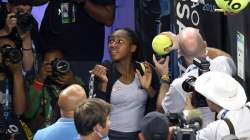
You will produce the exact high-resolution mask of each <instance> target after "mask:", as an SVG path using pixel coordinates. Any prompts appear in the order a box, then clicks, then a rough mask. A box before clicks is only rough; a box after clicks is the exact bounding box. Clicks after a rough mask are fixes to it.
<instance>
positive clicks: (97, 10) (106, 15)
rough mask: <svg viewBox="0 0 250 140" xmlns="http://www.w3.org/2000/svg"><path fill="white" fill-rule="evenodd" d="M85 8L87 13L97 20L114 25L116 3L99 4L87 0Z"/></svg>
mask: <svg viewBox="0 0 250 140" xmlns="http://www.w3.org/2000/svg"><path fill="white" fill-rule="evenodd" d="M84 8H85V10H86V11H87V13H88V14H89V15H90V16H91V17H92V18H94V19H95V20H96V21H99V22H101V23H103V24H105V25H107V26H110V25H112V23H113V21H114V14H115V5H114V4H110V5H97V4H95V3H93V2H91V1H90V0H86V2H85V4H84Z"/></svg>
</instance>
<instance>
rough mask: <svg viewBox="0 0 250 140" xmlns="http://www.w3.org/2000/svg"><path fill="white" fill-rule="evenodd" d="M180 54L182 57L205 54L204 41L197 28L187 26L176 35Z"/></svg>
mask: <svg viewBox="0 0 250 140" xmlns="http://www.w3.org/2000/svg"><path fill="white" fill-rule="evenodd" d="M178 41H179V46H180V51H181V55H183V56H184V57H198V56H200V57H202V56H204V55H205V54H206V42H205V41H204V40H203V38H202V36H201V34H200V33H199V30H198V29H195V28H192V27H187V28H185V29H183V30H182V31H181V32H180V33H179V35H178Z"/></svg>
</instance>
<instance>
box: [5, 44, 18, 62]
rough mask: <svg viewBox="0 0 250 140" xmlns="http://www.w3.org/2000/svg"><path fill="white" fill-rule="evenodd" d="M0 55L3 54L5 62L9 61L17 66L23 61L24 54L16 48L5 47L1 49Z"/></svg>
mask: <svg viewBox="0 0 250 140" xmlns="http://www.w3.org/2000/svg"><path fill="white" fill-rule="evenodd" d="M0 53H1V54H2V59H3V62H5V61H6V60H9V61H10V62H11V63H13V64H17V63H20V62H21V61H22V52H21V50H20V49H18V48H16V47H11V46H10V45H4V46H2V47H0Z"/></svg>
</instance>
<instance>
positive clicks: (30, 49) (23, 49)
mask: <svg viewBox="0 0 250 140" xmlns="http://www.w3.org/2000/svg"><path fill="white" fill-rule="evenodd" d="M22 51H33V49H32V48H29V49H25V48H22Z"/></svg>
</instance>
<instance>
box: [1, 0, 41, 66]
mask: <svg viewBox="0 0 250 140" xmlns="http://www.w3.org/2000/svg"><path fill="white" fill-rule="evenodd" d="M1 5H2V8H1V9H2V10H1V11H2V12H3V14H2V13H1V14H2V15H1V19H0V20H1V22H4V24H3V25H1V27H0V36H1V37H5V38H6V37H7V38H9V39H11V40H13V41H14V42H15V43H16V46H17V47H19V48H20V49H22V53H23V68H24V70H25V71H29V70H31V68H32V66H33V63H34V56H33V49H32V41H33V43H34V44H35V45H36V47H38V44H39V39H38V38H39V37H38V25H37V22H36V20H35V19H34V18H33V16H32V15H31V10H32V2H31V1H30V0H9V1H8V3H2V4H1Z"/></svg>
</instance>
